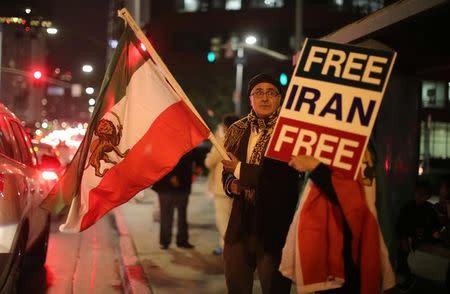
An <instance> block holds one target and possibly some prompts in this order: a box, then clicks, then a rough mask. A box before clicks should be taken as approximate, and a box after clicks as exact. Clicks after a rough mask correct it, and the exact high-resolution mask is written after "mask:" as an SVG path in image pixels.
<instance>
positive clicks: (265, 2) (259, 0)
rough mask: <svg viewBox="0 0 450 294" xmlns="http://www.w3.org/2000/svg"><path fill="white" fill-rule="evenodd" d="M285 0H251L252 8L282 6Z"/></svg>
mask: <svg viewBox="0 0 450 294" xmlns="http://www.w3.org/2000/svg"><path fill="white" fill-rule="evenodd" d="M283 6H284V0H250V8H280V7H283Z"/></svg>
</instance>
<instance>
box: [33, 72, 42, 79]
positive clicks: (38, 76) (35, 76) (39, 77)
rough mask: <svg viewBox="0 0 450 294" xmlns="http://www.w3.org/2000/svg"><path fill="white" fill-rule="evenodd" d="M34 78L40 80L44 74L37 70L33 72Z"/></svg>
mask: <svg viewBox="0 0 450 294" xmlns="http://www.w3.org/2000/svg"><path fill="white" fill-rule="evenodd" d="M33 78H34V79H35V80H40V79H41V78H42V72H41V71H40V70H35V71H34V72H33Z"/></svg>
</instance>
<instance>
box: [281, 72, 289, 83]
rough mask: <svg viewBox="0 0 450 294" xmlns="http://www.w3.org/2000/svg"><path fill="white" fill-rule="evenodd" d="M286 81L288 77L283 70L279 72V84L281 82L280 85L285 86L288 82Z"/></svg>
mask: <svg viewBox="0 0 450 294" xmlns="http://www.w3.org/2000/svg"><path fill="white" fill-rule="evenodd" d="M288 82H289V78H288V76H287V74H285V73H284V72H282V73H281V74H280V84H281V85H282V86H286V85H287V84H288Z"/></svg>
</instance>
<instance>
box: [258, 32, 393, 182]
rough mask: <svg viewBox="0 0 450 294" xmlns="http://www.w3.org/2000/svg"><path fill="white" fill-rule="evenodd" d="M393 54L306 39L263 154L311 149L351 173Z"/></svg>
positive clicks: (309, 152) (358, 159) (364, 142)
mask: <svg viewBox="0 0 450 294" xmlns="http://www.w3.org/2000/svg"><path fill="white" fill-rule="evenodd" d="M395 57H396V53H395V52H388V51H380V50H374V49H367V48H361V47H355V46H349V45H342V44H336V43H330V42H324V41H319V40H311V39H309V40H308V39H307V40H306V42H305V45H304V46H303V49H302V52H301V55H300V58H299V60H298V62H297V65H296V68H295V70H294V74H293V76H292V78H291V82H290V84H289V87H288V90H287V92H286V96H285V99H284V102H283V106H282V108H281V112H280V116H279V118H278V121H277V123H276V126H275V130H274V133H273V136H272V138H271V140H270V143H269V147H268V148H267V151H266V156H267V157H271V158H274V159H278V160H282V161H289V160H290V159H291V157H292V156H295V155H299V154H302V155H305V154H306V155H312V156H314V157H315V158H317V159H319V160H320V161H321V162H323V163H325V164H328V165H330V166H332V167H333V168H335V169H338V170H339V171H341V172H342V173H343V174H344V175H346V176H349V177H353V178H356V175H357V171H358V168H359V165H360V162H361V159H362V156H363V153H364V150H365V148H366V146H367V142H368V140H369V137H370V133H371V131H372V128H373V125H374V123H375V119H376V116H377V113H378V110H379V108H380V104H381V100H382V99H383V94H384V91H385V89H386V84H387V81H388V80H389V76H390V73H391V70H392V66H393V64H394V61H395Z"/></svg>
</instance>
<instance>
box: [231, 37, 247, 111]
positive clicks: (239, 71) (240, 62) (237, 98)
mask: <svg viewBox="0 0 450 294" xmlns="http://www.w3.org/2000/svg"><path fill="white" fill-rule="evenodd" d="M243 75H244V46H243V45H242V44H239V45H238V48H237V60H236V89H235V91H234V97H233V102H234V113H235V114H236V115H237V116H240V115H241V100H242V98H241V96H242V80H243V78H244V77H243Z"/></svg>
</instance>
